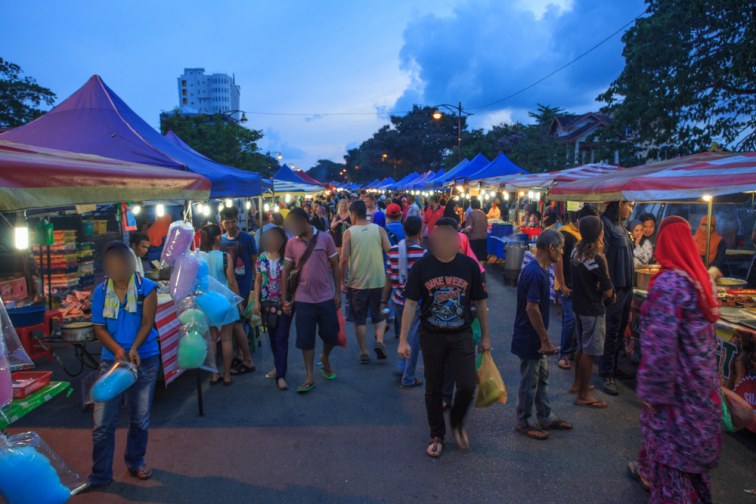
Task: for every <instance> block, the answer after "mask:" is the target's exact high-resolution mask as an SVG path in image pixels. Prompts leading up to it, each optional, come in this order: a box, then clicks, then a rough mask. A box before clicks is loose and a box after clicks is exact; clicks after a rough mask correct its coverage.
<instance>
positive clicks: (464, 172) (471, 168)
mask: <svg viewBox="0 0 756 504" xmlns="http://www.w3.org/2000/svg"><path fill="white" fill-rule="evenodd" d="M489 163H491V161H489V159H488V158H487V157H486V156H484V155H483V154H480V153H479V154H478V155H477V156H475V157H474V158H472V159H471V160H470V162H469V163H467V164H466V165H465V166H464V167H463V168H462V169H461V170H459V171H458V172H457V173H454V174H452V175H451V176H449V174H447V176H446V177H444V185H450V184H453V183H465V182H467V180H469V178H470V177H471V176H472V175H474V174H476V173H478V172H479V171H480V170H482V169H483V168H485V167H486V166H488V165H489ZM449 173H451V172H449Z"/></svg>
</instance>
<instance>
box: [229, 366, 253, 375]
mask: <svg viewBox="0 0 756 504" xmlns="http://www.w3.org/2000/svg"><path fill="white" fill-rule="evenodd" d="M256 369H257V368H256V367H255V366H254V365H252V366H247V365H246V364H239V366H237V367H236V368H235V369H232V370H231V374H232V375H243V374H247V373H251V372H253V371H255V370H256Z"/></svg>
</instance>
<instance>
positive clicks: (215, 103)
mask: <svg viewBox="0 0 756 504" xmlns="http://www.w3.org/2000/svg"><path fill="white" fill-rule="evenodd" d="M177 80H178V96H179V109H180V110H181V113H182V114H222V113H224V112H228V111H231V110H239V93H240V91H239V86H238V85H237V84H236V78H235V77H234V76H233V75H232V76H229V75H227V74H222V73H214V74H210V75H205V69H204V68H185V69H184V74H183V75H181V76H180V77H179V78H178V79H177ZM229 117H232V118H234V119H236V120H237V121H238V120H239V119H240V118H241V114H240V113H239V112H234V113H233V114H229Z"/></svg>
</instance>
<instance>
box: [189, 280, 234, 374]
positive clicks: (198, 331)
mask: <svg viewBox="0 0 756 504" xmlns="http://www.w3.org/2000/svg"><path fill="white" fill-rule="evenodd" d="M211 294H212V295H213V296H217V297H218V298H219V299H220V300H221V301H222V302H223V303H225V305H226V306H230V304H229V303H228V301H227V300H226V299H225V298H224V297H223V296H221V295H220V294H218V293H211ZM200 297H202V296H200ZM198 300H199V298H195V297H194V296H189V297H187V298H186V299H183V300H181V301H180V302H179V303H177V305H176V312H177V315H178V321H179V323H181V325H182V327H181V328H180V329H179V344H178V365H179V367H180V368H181V369H197V368H200V369H204V370H205V371H210V372H211V373H217V372H218V367H217V365H216V363H215V349H216V343H217V340H216V338H214V337H213V334H212V332H211V331H210V329H208V325H209V324H210V325H212V322H211V319H210V317H209V316H208V315H207V313H206V312H204V310H203V309H202V306H201V305H200V304H199V302H198ZM224 316H225V315H224Z"/></svg>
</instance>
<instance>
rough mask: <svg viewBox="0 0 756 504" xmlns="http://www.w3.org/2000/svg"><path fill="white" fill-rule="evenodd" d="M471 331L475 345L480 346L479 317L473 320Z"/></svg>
mask: <svg viewBox="0 0 756 504" xmlns="http://www.w3.org/2000/svg"><path fill="white" fill-rule="evenodd" d="M470 329H471V330H472V335H473V343H474V344H475V346H478V345H479V344H480V320H478V317H475V318H474V319H473V321H472V325H471V326H470Z"/></svg>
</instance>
